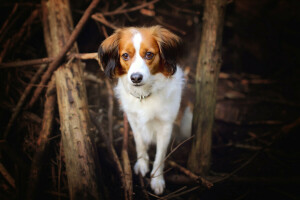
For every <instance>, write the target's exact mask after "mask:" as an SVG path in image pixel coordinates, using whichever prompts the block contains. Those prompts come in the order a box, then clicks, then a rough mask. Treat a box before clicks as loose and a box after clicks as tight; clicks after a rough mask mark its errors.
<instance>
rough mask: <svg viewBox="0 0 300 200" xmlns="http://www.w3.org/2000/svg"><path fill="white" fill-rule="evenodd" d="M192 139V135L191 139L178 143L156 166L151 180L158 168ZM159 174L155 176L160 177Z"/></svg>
mask: <svg viewBox="0 0 300 200" xmlns="http://www.w3.org/2000/svg"><path fill="white" fill-rule="evenodd" d="M192 138H194V135H192V136H191V137H189V138H187V139H185V140H184V141H182V142H181V143H179V144H178V145H177V146H176V147H175V148H174V149H173V150H172V151H171V152H170V153H169V154H168V155H167V156H166V157H165V159H164V160H163V161H162V162H161V163H160V164H159V165H158V167H157V168H156V169H155V171H154V173H153V174H152V175H151V178H153V177H154V174H155V173H156V171H157V170H158V168H159V167H160V166H161V165H162V164H163V163H164V162H165V161H166V160H167V159H168V158H169V157H170V156H171V155H172V154H173V153H174V152H175V151H176V150H177V149H178V148H179V147H180V146H181V145H183V144H184V143H186V142H187V141H189V140H190V139H192ZM160 175H161V174H158V175H157V176H160Z"/></svg>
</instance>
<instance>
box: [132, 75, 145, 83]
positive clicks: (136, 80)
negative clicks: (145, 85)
mask: <svg viewBox="0 0 300 200" xmlns="http://www.w3.org/2000/svg"><path fill="white" fill-rule="evenodd" d="M130 79H131V81H132V82H133V83H140V82H141V81H142V80H143V75H142V74H140V73H133V74H131V76H130Z"/></svg>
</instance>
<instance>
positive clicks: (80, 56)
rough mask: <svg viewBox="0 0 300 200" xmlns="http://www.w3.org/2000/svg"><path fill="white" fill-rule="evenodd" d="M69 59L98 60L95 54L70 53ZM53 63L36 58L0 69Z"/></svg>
mask: <svg viewBox="0 0 300 200" xmlns="http://www.w3.org/2000/svg"><path fill="white" fill-rule="evenodd" d="M71 57H74V58H76V59H80V60H98V55H97V53H72V54H70V55H68V59H70V58H71ZM53 61H54V58H38V59H32V60H22V61H14V62H7V63H0V69H5V68H15V67H24V66H31V65H40V64H48V63H51V62H53Z"/></svg>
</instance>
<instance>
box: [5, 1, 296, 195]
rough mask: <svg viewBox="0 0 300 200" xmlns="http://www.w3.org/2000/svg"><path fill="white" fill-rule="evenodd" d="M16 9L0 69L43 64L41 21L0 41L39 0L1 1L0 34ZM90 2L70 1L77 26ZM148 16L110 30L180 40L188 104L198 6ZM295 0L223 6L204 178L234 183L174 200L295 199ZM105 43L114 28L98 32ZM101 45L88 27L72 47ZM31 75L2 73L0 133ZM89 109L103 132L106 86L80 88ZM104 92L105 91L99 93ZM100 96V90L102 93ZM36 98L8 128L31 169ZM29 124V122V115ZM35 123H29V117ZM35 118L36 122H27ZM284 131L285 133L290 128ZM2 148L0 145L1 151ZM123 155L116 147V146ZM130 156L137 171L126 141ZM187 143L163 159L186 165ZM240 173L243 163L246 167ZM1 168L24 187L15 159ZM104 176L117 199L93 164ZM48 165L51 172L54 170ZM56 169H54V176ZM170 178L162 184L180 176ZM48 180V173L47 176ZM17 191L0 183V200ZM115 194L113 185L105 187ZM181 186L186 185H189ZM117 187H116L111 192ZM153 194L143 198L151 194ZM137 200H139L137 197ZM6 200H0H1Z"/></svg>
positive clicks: (54, 155)
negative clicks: (160, 32)
mask: <svg viewBox="0 0 300 200" xmlns="http://www.w3.org/2000/svg"><path fill="white" fill-rule="evenodd" d="M124 2H125V1H122V0H113V1H101V2H100V4H99V5H98V7H97V9H96V11H97V12H103V11H112V10H115V9H116V8H118V7H119V6H120V5H122V3H124ZM126 2H128V5H127V8H130V7H133V6H136V5H139V4H140V3H142V2H143V1H126ZM16 3H18V8H17V10H16V12H15V13H14V15H13V17H12V19H13V20H11V21H10V23H9V25H8V26H7V28H6V29H5V30H2V32H0V52H1V53H2V52H3V51H4V49H5V48H7V51H6V54H5V56H4V57H2V58H3V62H9V61H17V60H30V59H34V58H43V57H47V53H46V49H45V45H44V39H43V29H42V23H41V14H40V16H39V17H37V18H36V19H35V20H34V21H33V23H31V24H30V25H28V26H26V28H25V31H24V33H23V34H22V37H20V39H19V40H18V41H17V42H14V43H10V45H8V46H5V44H6V43H7V42H10V40H11V39H12V38H13V36H14V35H15V34H17V33H18V32H20V29H21V27H22V25H23V23H24V21H25V20H26V19H27V18H28V16H29V15H30V14H31V12H32V11H33V10H34V9H35V8H36V7H39V6H40V1H21V0H20V1H10V0H2V1H1V3H0V13H1V14H0V27H2V26H3V24H4V22H5V21H6V20H7V18H8V16H9V15H10V14H11V12H12V9H13V7H14V6H15V4H16ZM89 3H90V1H87V0H80V1H72V3H71V7H72V14H73V20H74V24H76V23H77V21H78V20H79V19H80V17H81V15H82V13H83V11H84V10H85V9H86V7H87V6H88V5H89ZM145 9H146V11H150V12H151V13H154V16H148V15H146V14H143V13H144V12H143V11H135V12H130V13H127V14H121V15H115V16H111V17H106V19H107V20H108V21H109V22H111V23H112V24H114V25H116V26H119V27H122V26H149V25H155V24H161V25H163V26H165V27H166V28H168V29H170V30H171V31H173V32H174V33H176V34H177V35H179V36H180V37H181V38H182V41H183V46H182V48H183V51H182V55H181V56H180V57H181V61H180V64H181V66H182V67H183V68H184V69H189V70H190V73H189V74H188V77H187V84H186V95H185V96H184V98H187V99H189V100H190V101H193V96H194V95H193V94H194V87H193V80H194V74H195V68H196V62H197V56H198V50H199V49H198V48H199V46H200V38H201V27H202V14H203V1H188V0H175V1H163V0H161V1H159V2H158V3H156V4H155V5H154V7H146V8H145ZM299 11H300V2H299V0H236V1H228V5H227V9H226V15H225V23H224V31H223V64H222V67H221V75H220V79H219V84H218V95H217V96H218V98H217V106H216V121H215V126H214V132H213V134H214V135H213V148H212V165H211V172H210V175H220V174H222V173H231V172H233V171H234V170H235V169H238V168H239V167H241V169H240V170H239V171H238V172H236V173H234V175H233V176H232V177H231V178H229V179H227V180H225V181H223V182H221V183H218V184H215V186H214V187H213V188H212V189H210V190H207V189H200V190H197V191H196V192H195V191H194V192H192V193H187V194H185V195H183V196H178V197H177V199H184V198H187V197H191V198H194V197H195V195H196V196H198V197H199V198H200V199H266V198H269V199H300V193H299V189H298V188H299V186H300V184H299V183H300V173H299V169H300V161H299V160H300V150H299V141H298V139H297V138H299V136H298V134H299V130H300V129H299V123H300V122H299V117H300V116H299V111H300V104H299V102H300V101H299V100H300V95H299V91H300V79H299V75H300V73H299V72H300V69H299V64H300V56H299V55H298V54H299V53H300V49H299V35H300V32H299V24H300V18H299V15H300V14H299ZM105 29H106V31H107V33H108V35H110V34H111V33H112V32H113V30H112V29H110V28H108V27H106V28H105ZM104 39H105V36H104V34H103V29H102V24H101V23H99V22H95V21H94V20H92V19H90V20H89V21H88V22H87V24H86V25H85V27H84V28H83V30H82V32H81V34H80V36H79V38H78V39H77V42H78V47H79V50H80V52H81V53H88V52H96V51H97V49H98V47H99V44H100V43H101V42H102V40H104ZM85 62H86V71H87V72H88V73H91V74H93V75H95V76H97V77H98V78H99V80H103V79H104V76H103V73H102V71H101V70H100V68H99V66H98V64H97V62H95V61H85ZM34 71H36V68H35V67H21V68H11V69H0V132H1V133H2V132H3V131H4V130H5V127H6V126H7V123H8V120H9V118H10V115H11V113H12V110H13V108H14V107H15V105H16V103H17V101H18V99H19V97H20V95H21V94H22V92H23V91H24V88H25V87H26V84H27V83H28V82H29V80H30V78H31V77H32V75H33V73H34ZM86 85H87V90H88V97H89V103H90V105H91V107H92V108H93V109H94V110H96V111H98V110H101V112H103V113H104V114H103V118H104V119H103V124H104V126H105V123H107V118H106V113H107V92H106V88H105V86H104V85H101V84H100V86H97V85H96V84H95V83H93V82H89V81H87V82H86ZM102 88H104V89H102ZM97 90H99V91H98V92H96V91H97ZM100 90H101V91H100ZM43 102H44V100H43V98H42V97H41V99H40V101H39V103H38V104H37V105H36V106H35V107H34V109H31V110H26V109H24V110H23V111H22V113H21V114H20V116H19V117H18V120H17V121H16V123H15V124H14V126H13V130H12V131H11V133H10V135H9V138H8V143H9V144H10V145H11V146H12V148H13V149H14V150H15V151H16V152H17V155H18V156H19V157H21V158H22V159H23V160H24V162H25V163H26V164H27V165H28V166H30V162H31V158H32V155H33V154H34V152H35V147H36V138H37V135H38V133H39V130H40V121H39V120H41V118H42V113H43ZM28 116H31V117H28ZM114 116H115V125H114V134H115V138H118V137H120V132H121V131H122V113H121V111H119V110H118V108H117V103H115V109H114ZM35 117H36V118H35ZM58 117H59V116H58V114H57V120H56V121H57V122H56V124H55V129H54V137H55V136H57V137H56V138H55V139H53V140H52V142H51V147H52V150H51V152H50V153H49V158H48V161H46V162H45V166H46V170H45V180H44V182H43V184H42V186H41V187H42V189H41V196H42V197H43V198H48V199H54V198H58V197H57V195H55V194H53V193H51V191H56V187H55V186H54V185H53V184H54V183H53V182H51V175H50V174H51V173H50V171H51V169H52V170H54V171H58V169H57V165H56V164H53V162H54V163H55V162H56V161H57V160H61V158H58V156H59V150H60V143H59V134H60V133H59V122H58V121H59V120H58ZM33 119H36V121H34V120H33ZM289 127H291V128H290V129H288V128H289ZM97 144H98V145H99V154H100V155H101V156H102V157H105V153H104V151H103V147H101V144H102V143H101V141H98V140H97ZM0 145H1V144H0ZM115 145H116V147H120V145H121V142H118V141H116V142H115ZM130 149H131V150H132V153H131V152H129V153H130V158H131V159H132V163H134V160H135V155H134V144H133V143H132V138H131V148H129V150H130ZM188 149H189V143H187V144H185V145H184V146H183V147H181V150H179V151H178V152H175V153H174V155H173V156H172V157H171V158H170V159H172V160H175V161H176V162H177V163H179V164H181V165H183V166H185V164H186V158H187V154H188ZM250 158H251V160H250V161H251V162H249V163H248V164H247V165H246V166H243V164H245V163H247V162H248V161H249V159H250ZM0 161H1V163H2V164H3V165H4V166H5V167H6V168H7V169H8V170H9V172H10V174H11V175H12V176H13V177H14V178H15V179H16V180H19V179H21V180H22V181H26V175H24V178H20V177H18V176H20V175H18V170H17V168H18V167H16V164H15V163H14V161H13V159H12V158H10V157H9V156H7V155H6V152H4V151H2V152H1V153H0ZM100 162H102V164H101V165H102V168H103V171H104V172H105V173H104V175H103V180H104V182H105V183H106V185H107V187H108V188H110V189H111V190H110V191H109V192H108V193H109V194H110V196H113V197H115V198H116V199H119V198H121V197H120V196H121V194H120V193H121V192H120V191H121V190H120V187H115V185H118V184H120V183H119V182H118V180H117V178H116V177H117V176H112V174H114V173H115V171H114V170H112V169H110V163H109V161H107V160H106V159H105V158H102V159H100ZM51 163H52V164H51ZM53 168H54V169H53ZM64 170H65V169H64V168H63V169H62V172H63V173H62V174H63V175H62V183H61V187H62V188H61V194H62V195H61V198H62V199H67V196H68V190H67V183H66V177H65V174H64ZM178 173H179V172H177V171H176V170H171V171H170V172H168V173H167V174H166V175H165V176H166V177H169V176H172V175H174V174H178ZM52 176H53V175H52ZM136 179H137V178H136V177H134V187H135V188H134V191H135V193H136V196H135V197H136V199H140V198H141V196H142V195H141V191H140V186H139V183H138V181H137V180H136ZM21 186H22V184H19V185H18V184H17V188H16V189H13V188H11V187H10V186H9V184H8V183H7V182H6V181H5V179H4V178H3V177H2V176H1V175H0V197H1V199H22V194H24V191H23V190H24V188H22V187H21ZM112 186H114V187H112ZM182 186H183V185H180V184H175V183H173V182H170V183H167V191H166V193H165V194H168V193H171V192H172V191H175V190H176V189H178V188H180V187H182ZM188 187H192V186H190V185H188ZM112 188H114V189H112ZM149 191H150V190H149ZM139 195H140V196H139ZM2 197H3V198H2Z"/></svg>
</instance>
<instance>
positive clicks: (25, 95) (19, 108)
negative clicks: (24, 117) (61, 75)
mask: <svg viewBox="0 0 300 200" xmlns="http://www.w3.org/2000/svg"><path fill="white" fill-rule="evenodd" d="M45 68H46V65H42V66H41V67H40V68H39V69H38V71H37V72H36V73H35V75H34V76H33V77H32V79H31V80H30V83H29V84H28V85H27V87H26V88H25V91H24V93H23V94H22V96H21V97H20V99H19V101H18V103H17V105H16V107H15V109H14V112H13V114H12V116H11V117H10V120H9V122H8V124H7V127H6V129H5V131H4V134H3V138H6V137H7V135H8V133H9V131H10V129H11V127H12V125H13V123H14V121H15V119H16V118H17V116H18V114H19V112H20V110H21V108H22V106H23V104H24V102H25V99H26V97H27V96H28V94H29V92H30V90H31V88H32V87H33V84H34V83H35V82H36V80H37V79H38V78H39V77H40V75H41V74H42V72H43V71H44V69H45Z"/></svg>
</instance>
